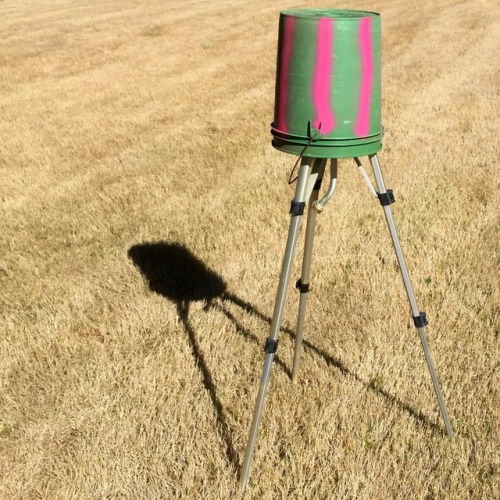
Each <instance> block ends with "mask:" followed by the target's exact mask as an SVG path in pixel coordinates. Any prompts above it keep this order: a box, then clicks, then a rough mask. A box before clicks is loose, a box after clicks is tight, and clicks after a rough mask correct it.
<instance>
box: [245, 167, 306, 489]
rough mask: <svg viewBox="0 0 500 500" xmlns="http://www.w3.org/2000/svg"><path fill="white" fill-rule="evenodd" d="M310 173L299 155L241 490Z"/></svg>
mask: <svg viewBox="0 0 500 500" xmlns="http://www.w3.org/2000/svg"><path fill="white" fill-rule="evenodd" d="M310 174H311V159H310V158H302V161H301V165H300V170H299V176H298V180H297V188H296V190H295V197H294V199H293V201H292V206H291V209H290V213H291V215H292V218H291V221H290V227H289V229H288V238H287V242H286V249H285V256H284V257H283V264H282V267H281V274H280V282H279V286H278V292H277V294H276V301H275V304H274V312H273V319H272V322H271V332H270V335H269V338H268V339H267V341H266V345H265V347H264V352H265V357H264V368H263V370H262V376H261V379H260V385H259V393H258V395H257V402H256V403H255V410H254V413H253V419H252V425H251V427H250V435H249V437H248V443H247V447H246V451H245V458H244V460H243V466H242V468H241V473H240V486H241V488H242V489H244V488H245V487H246V485H247V483H248V477H249V475H250V467H251V465H252V458H253V451H254V447H255V441H256V438H257V431H258V428H259V424H260V419H261V417H262V411H263V409H264V400H265V397H266V393H267V388H268V386H269V379H270V375H271V367H272V363H273V359H274V355H275V354H276V350H277V347H278V339H279V333H280V327H281V317H282V314H283V307H284V305H285V299H286V291H287V287H288V282H289V280H290V271H291V267H292V262H293V256H294V253H295V248H296V246H297V237H298V233H299V224H300V219H301V218H302V214H303V213H304V208H305V204H306V191H307V184H308V179H309V176H310Z"/></svg>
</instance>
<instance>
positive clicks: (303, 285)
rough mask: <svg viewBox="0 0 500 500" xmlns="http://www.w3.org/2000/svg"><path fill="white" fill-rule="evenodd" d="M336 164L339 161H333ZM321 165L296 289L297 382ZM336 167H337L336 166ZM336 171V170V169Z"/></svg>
mask: <svg viewBox="0 0 500 500" xmlns="http://www.w3.org/2000/svg"><path fill="white" fill-rule="evenodd" d="M331 161H332V162H336V161H337V160H336V159H334V160H331ZM316 162H317V163H319V168H318V178H317V179H316V183H315V185H314V188H313V191H312V193H311V198H310V200H309V207H308V212H307V229H306V237H305V243H304V257H303V261H302V272H301V275H300V279H299V280H298V281H297V284H296V288H298V289H299V291H300V302H299V314H298V317H297V331H296V334H295V353H294V357H293V371H292V381H293V382H295V381H296V380H297V377H298V374H299V364H300V354H301V351H302V340H303V338H304V319H305V314H306V305H307V297H308V295H309V278H310V273H311V262H312V253H313V242H314V231H315V228H316V216H317V215H318V211H317V210H316V207H315V206H314V204H315V202H317V201H318V197H319V190H320V188H321V182H322V180H323V174H324V172H325V165H326V160H316ZM335 167H336V165H335ZM333 170H334V169H333V167H332V171H333ZM335 170H336V168H335Z"/></svg>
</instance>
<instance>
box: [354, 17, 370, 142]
mask: <svg viewBox="0 0 500 500" xmlns="http://www.w3.org/2000/svg"><path fill="white" fill-rule="evenodd" d="M358 41H359V51H360V55H361V89H360V95H359V107H358V117H357V119H356V125H355V127H354V133H355V134H356V135H357V136H360V137H361V136H366V135H367V134H368V131H369V130H370V100H371V93H372V81H373V48H372V20H371V18H370V17H364V18H363V19H361V21H360V23H359V33H358Z"/></svg>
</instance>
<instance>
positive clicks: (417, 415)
mask: <svg viewBox="0 0 500 500" xmlns="http://www.w3.org/2000/svg"><path fill="white" fill-rule="evenodd" d="M222 298H223V299H224V300H228V301H230V302H232V303H233V304H235V305H237V306H238V307H240V308H241V309H243V310H244V311H245V312H247V313H249V314H253V315H254V316H256V317H257V318H259V319H260V320H262V321H265V322H266V323H268V324H271V318H269V317H268V316H266V315H265V314H263V313H261V312H260V311H259V310H258V309H257V308H256V307H255V306H253V305H252V304H250V303H248V302H246V301H244V300H242V299H241V298H239V297H237V296H235V295H234V294H231V293H229V292H226V293H224V295H223V296H222ZM223 312H224V314H226V316H227V317H228V318H229V319H230V320H231V321H233V322H235V324H236V328H237V329H238V331H239V332H240V333H243V331H244V329H242V328H241V326H239V325H238V323H237V321H236V320H235V318H234V316H233V315H231V314H230V313H229V314H227V313H226V311H223ZM282 331H283V332H285V333H286V334H288V335H289V336H290V337H291V338H292V339H293V340H295V332H294V331H292V330H290V329H288V328H282ZM248 337H249V338H251V339H252V340H255V341H256V342H258V339H257V338H256V337H255V336H254V335H252V334H249V335H248ZM302 345H303V346H304V347H305V349H307V350H309V351H311V352H313V353H314V354H316V355H317V356H320V357H321V358H323V359H324V360H325V361H326V363H327V365H328V366H331V367H333V368H336V369H337V370H339V371H340V373H342V375H344V376H347V377H350V378H352V379H353V380H355V381H356V382H359V383H360V384H362V385H364V386H365V387H366V388H367V389H369V390H371V391H373V392H375V393H376V394H378V395H380V396H382V397H384V398H385V399H387V400H388V401H389V402H390V403H391V404H394V405H395V406H397V407H399V408H400V409H402V410H403V411H405V412H407V413H409V414H410V415H411V416H412V417H413V418H414V419H415V420H418V421H419V422H421V423H422V424H424V425H425V426H427V427H429V428H431V429H432V430H433V431H435V432H438V433H440V434H443V435H445V434H446V433H445V432H444V430H443V429H442V428H441V427H440V426H439V425H438V424H436V423H435V422H433V421H431V420H430V419H429V418H428V417H427V416H426V415H425V414H424V413H422V412H421V411H418V410H415V408H413V407H412V406H410V405H409V404H407V403H405V402H403V401H401V400H400V399H399V398H397V397H396V396H394V395H393V394H391V393H389V392H388V391H386V390H385V389H383V388H381V387H379V386H378V385H376V384H374V383H373V382H366V381H365V380H363V379H362V378H361V377H360V376H359V375H358V374H356V373H355V372H353V371H351V370H350V369H349V368H347V367H346V366H345V365H344V364H343V363H342V361H341V360H340V359H338V358H335V357H333V356H332V355H331V354H329V353H328V352H326V351H324V350H323V349H320V348H319V347H316V346H315V345H314V344H312V343H311V342H309V341H308V340H303V344H302ZM280 364H281V366H282V367H283V369H284V370H285V371H286V373H287V374H288V375H289V376H290V377H291V373H290V370H289V369H288V368H287V367H286V366H283V363H282V362H280Z"/></svg>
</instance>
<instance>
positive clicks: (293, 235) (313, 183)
mask: <svg viewBox="0 0 500 500" xmlns="http://www.w3.org/2000/svg"><path fill="white" fill-rule="evenodd" d="M369 159H370V163H371V167H372V170H373V175H374V177H375V183H376V185H377V190H378V191H376V190H375V188H374V187H373V185H372V183H371V181H370V179H369V177H368V175H367V174H366V172H365V170H364V169H363V167H362V165H361V162H360V161H359V159H358V158H357V157H355V158H354V160H355V162H356V165H357V166H358V170H359V171H360V173H361V175H362V176H363V178H364V180H365V182H366V183H367V185H368V187H369V189H370V191H371V192H372V194H373V195H374V196H376V197H377V198H378V199H379V201H380V204H381V205H382V207H383V209H384V213H385V217H386V220H387V225H388V227H389V232H390V235H391V238H392V243H393V245H394V250H395V252H396V258H397V261H398V264H399V268H400V270H401V273H402V276H403V281H404V286H405V289H406V294H407V296H408V300H409V302H410V306H411V311H412V317H413V323H414V325H415V327H416V328H417V331H418V335H419V337H420V342H421V344H422V349H423V351H424V354H425V360H426V362H427V366H428V368H429V372H430V375H431V379H432V383H433V386H434V392H435V394H436V397H437V400H438V404H439V410H440V412H441V416H442V417H443V421H444V425H445V427H446V432H447V434H448V436H449V437H452V436H453V430H452V427H451V424H450V420H449V418H448V413H447V411H446V406H445V403H444V399H443V395H442V393H441V388H440V385H439V380H438V378H437V375H436V371H435V369H434V363H433V361H432V357H431V354H430V350H429V346H428V344H427V339H426V336H425V326H426V325H427V319H426V316H425V313H423V312H420V310H419V308H418V306H417V301H416V299H415V294H414V292H413V287H412V284H411V281H410V277H409V274H408V269H407V266H406V261H405V258H404V255H403V251H402V249H401V244H400V242H399V237H398V233H397V230H396V226H395V224H394V219H393V216H392V210H391V204H392V203H394V201H395V200H394V195H393V192H392V191H391V190H390V189H386V187H385V184H384V179H383V176H382V172H381V170H380V165H379V161H378V157H377V155H376V154H373V155H369ZM326 162H327V160H326V159H324V158H301V163H300V170H299V174H298V178H297V187H296V190H295V196H294V198H293V200H292V203H291V208H290V214H291V221H290V227H289V230H288V238H287V243H286V249H285V255H284V258H283V263H282V268H281V275H280V281H279V286H278V292H277V295H276V301H275V305H274V313H273V318H272V322H271V332H270V335H269V337H268V338H267V340H266V343H265V347H264V352H265V357H264V367H263V371H262V376H261V379H260V385H259V392H258V396H257V402H256V404H255V410H254V414H253V419H252V425H251V428H250V435H249V438H248V443H247V447H246V452H245V458H244V461H243V466H242V468H241V474H240V486H241V488H242V489H244V488H245V487H246V485H247V483H248V479H249V475H250V468H251V463H252V458H253V453H254V448H255V443H256V439H257V433H258V429H259V424H260V421H261V417H262V412H263V409H264V402H265V398H266V394H267V389H268V386H269V381H270V376H271V368H272V363H273V359H274V356H275V354H276V351H277V348H278V340H279V334H280V327H281V322H282V314H283V308H284V304H285V300H286V293H287V288H288V285H289V282H290V273H291V268H292V263H293V258H294V255H295V250H296V246H297V239H298V234H299V226H300V222H301V219H302V217H303V216H304V212H305V208H306V206H307V207H308V210H307V227H306V235H305V245H304V255H303V263H302V272H301V276H300V279H299V280H298V281H297V284H296V287H297V288H298V290H299V292H300V303H299V312H298V318H297V329H296V337H295V353H294V361H293V371H292V380H293V381H295V380H297V377H298V371H299V363H300V354H301V350H302V340H303V330H304V318H305V311H306V303H307V297H308V293H309V278H310V270H311V261H312V251H313V241H314V233H315V226H316V216H317V214H318V213H319V212H321V211H322V209H323V207H324V206H325V204H326V203H327V202H328V201H329V200H330V198H331V197H332V196H333V193H334V191H335V187H336V183H337V159H336V158H332V159H331V160H330V171H331V176H330V177H331V179H330V185H329V188H328V190H327V192H326V194H325V195H324V196H323V197H322V198H321V199H319V190H320V188H321V183H322V180H323V174H324V172H325V167H326Z"/></svg>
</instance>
